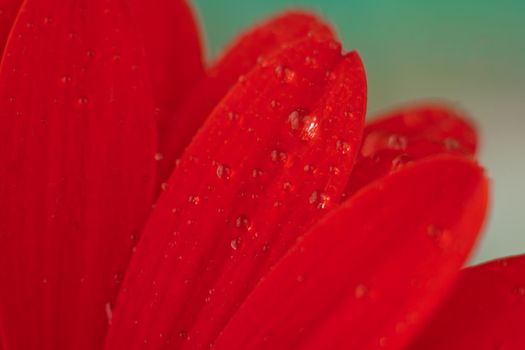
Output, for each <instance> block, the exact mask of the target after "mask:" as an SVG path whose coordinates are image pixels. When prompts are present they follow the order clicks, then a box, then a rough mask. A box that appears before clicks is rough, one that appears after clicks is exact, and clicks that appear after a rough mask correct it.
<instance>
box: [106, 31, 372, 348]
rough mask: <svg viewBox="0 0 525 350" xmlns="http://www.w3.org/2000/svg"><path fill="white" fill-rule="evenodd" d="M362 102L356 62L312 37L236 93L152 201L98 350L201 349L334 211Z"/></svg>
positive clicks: (250, 77) (254, 74) (356, 137)
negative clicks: (300, 241) (261, 280)
mask: <svg viewBox="0 0 525 350" xmlns="http://www.w3.org/2000/svg"><path fill="white" fill-rule="evenodd" d="M305 57H311V60H312V61H315V62H317V64H316V65H312V64H311V62H312V61H310V60H305ZM365 103H366V86H365V74H364V69H363V66H362V63H361V60H360V58H359V56H358V55H357V54H356V53H350V54H347V55H344V56H343V55H341V52H340V46H339V45H338V44H337V43H335V42H333V41H318V40H317V39H315V38H306V39H305V40H303V41H300V42H298V43H296V44H294V45H292V46H290V47H288V48H285V49H283V50H282V51H280V52H279V53H278V54H276V55H275V56H273V57H270V58H268V60H267V61H266V63H265V64H263V65H261V66H259V67H258V68H256V69H254V70H253V71H252V72H251V73H249V74H248V75H247V76H246V78H245V79H244V81H242V82H241V83H239V84H237V85H236V86H235V87H234V88H233V89H232V90H231V91H230V93H228V95H227V96H226V97H225V98H224V99H223V100H222V101H221V102H220V104H219V105H218V107H217V108H216V109H215V110H214V112H213V113H212V115H211V116H210V118H209V119H208V120H207V122H206V123H205V125H204V127H203V128H202V129H201V131H200V132H199V133H198V134H197V136H196V138H195V139H194V140H193V142H192V143H191V145H190V146H189V148H188V149H187V150H186V152H185V153H184V156H183V157H182V159H181V162H180V164H179V166H178V167H177V168H176V169H175V171H174V173H173V174H172V176H171V178H170V181H169V182H168V184H167V188H166V190H165V193H164V194H163V195H162V196H161V197H160V200H159V203H158V204H157V206H156V209H155V211H154V213H153V215H152V217H151V218H150V220H149V222H148V225H147V227H146V229H145V232H144V236H143V240H142V241H141V242H140V244H139V245H138V247H137V252H136V254H135V255H134V259H133V262H132V264H131V268H130V270H129V271H128V275H127V277H126V279H125V282H124V286H123V291H122V293H121V294H120V297H119V301H118V303H117V308H116V309H115V314H114V318H113V321H114V323H113V325H112V327H111V329H110V334H109V337H108V341H107V346H106V349H136V348H140V347H141V346H142V345H143V344H144V343H147V344H148V349H161V348H164V347H166V346H167V347H175V348H177V347H180V348H186V347H188V348H191V349H194V348H200V347H205V348H208V346H209V341H210V340H211V339H212V338H213V337H214V336H215V335H216V333H217V332H218V331H219V330H220V329H221V328H222V327H223V325H224V324H225V323H226V322H227V320H228V318H229V317H230V315H231V314H232V313H233V312H234V311H235V310H236V308H237V307H238V306H239V303H240V302H241V301H242V300H243V299H244V297H245V296H246V295H247V294H248V293H249V292H250V290H251V289H252V288H253V287H254V286H255V285H256V284H257V283H258V281H259V278H260V277H261V276H262V275H264V274H265V273H266V272H267V271H268V269H269V267H270V266H272V265H273V263H274V262H275V261H277V260H278V259H279V258H280V257H281V256H282V254H283V253H284V252H286V251H287V250H288V249H289V247H290V245H291V244H293V242H294V241H295V239H296V237H297V236H298V235H300V234H302V233H304V231H305V229H306V228H308V227H309V226H310V225H311V224H312V223H314V222H315V221H317V220H318V219H319V218H320V217H321V216H322V215H324V213H325V212H326V211H327V210H328V209H329V208H331V207H332V205H333V203H336V202H337V201H338V200H339V198H340V196H341V193H342V191H343V189H344V186H345V184H346V180H347V178H348V176H349V174H350V171H351V168H352V165H353V163H354V159H355V156H356V153H357V151H358V146H359V144H360V140H361V132H362V127H363V118H364V111H365Z"/></svg>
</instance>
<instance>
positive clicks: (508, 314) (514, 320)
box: [411, 255, 525, 350]
mask: <svg viewBox="0 0 525 350" xmlns="http://www.w3.org/2000/svg"><path fill="white" fill-rule="evenodd" d="M524 324H525V255H523V256H520V257H514V258H507V259H503V260H499V261H494V262H491V263H487V264H484V265H480V266H476V267H473V268H469V269H467V270H465V271H464V272H463V273H462V274H461V278H460V279H459V282H458V284H457V286H456V288H455V290H454V292H453V294H452V296H451V297H450V298H449V299H448V300H447V302H446V303H445V305H444V306H443V307H442V308H441V310H439V312H438V313H437V314H436V315H435V316H434V318H433V320H432V322H431V323H430V325H429V327H427V328H426V329H425V331H424V332H423V334H422V336H421V337H420V339H419V340H418V341H417V342H416V343H415V345H414V346H412V347H411V348H412V349H425V350H432V349H447V350H448V349H450V350H454V349H476V350H489V349H490V350H492V349H502V350H522V349H525V333H523V325H524Z"/></svg>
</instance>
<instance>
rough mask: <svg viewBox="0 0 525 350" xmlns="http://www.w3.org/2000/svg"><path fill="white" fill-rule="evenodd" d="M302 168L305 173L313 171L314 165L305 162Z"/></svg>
mask: <svg viewBox="0 0 525 350" xmlns="http://www.w3.org/2000/svg"><path fill="white" fill-rule="evenodd" d="M303 170H304V172H305V173H313V172H314V171H315V167H314V166H313V165H311V164H306V165H305V166H304V167H303Z"/></svg>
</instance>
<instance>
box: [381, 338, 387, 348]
mask: <svg viewBox="0 0 525 350" xmlns="http://www.w3.org/2000/svg"><path fill="white" fill-rule="evenodd" d="M387 344H388V342H387V339H386V337H381V338H379V346H380V347H385V346H387Z"/></svg>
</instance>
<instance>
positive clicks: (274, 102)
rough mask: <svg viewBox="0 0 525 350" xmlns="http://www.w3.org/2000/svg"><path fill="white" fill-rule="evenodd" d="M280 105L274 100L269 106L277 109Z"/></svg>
mask: <svg viewBox="0 0 525 350" xmlns="http://www.w3.org/2000/svg"><path fill="white" fill-rule="evenodd" d="M280 105H281V104H280V103H279V101H276V100H272V101H271V102H270V106H271V107H272V108H277V107H279V106H280Z"/></svg>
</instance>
